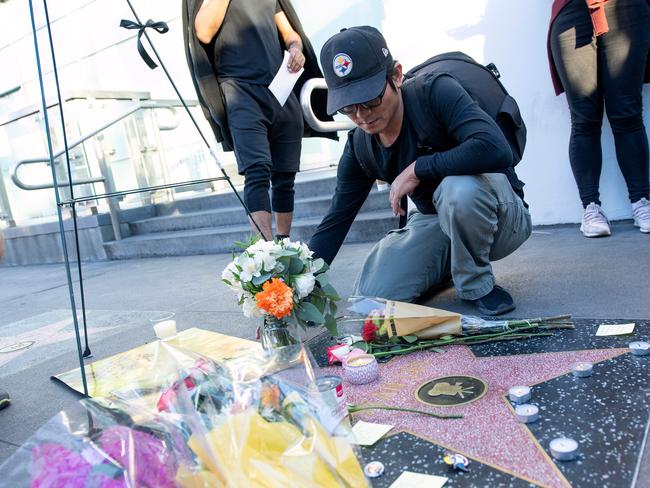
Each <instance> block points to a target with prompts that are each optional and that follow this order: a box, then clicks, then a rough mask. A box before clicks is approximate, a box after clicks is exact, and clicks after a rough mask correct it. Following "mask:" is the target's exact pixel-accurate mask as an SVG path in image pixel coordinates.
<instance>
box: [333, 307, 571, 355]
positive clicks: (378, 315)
mask: <svg viewBox="0 0 650 488" xmlns="http://www.w3.org/2000/svg"><path fill="white" fill-rule="evenodd" d="M570 319H571V316H570V315H562V316H557V317H539V318H534V319H524V320H484V319H482V318H480V317H475V316H471V315H461V314H458V313H454V312H449V311H446V310H441V309H437V308H432V307H425V306H422V305H416V304H413V303H405V302H398V301H395V300H386V299H383V298H368V297H350V299H349V306H348V308H347V311H346V315H345V317H344V318H343V319H342V320H340V321H339V328H340V329H341V331H342V332H343V333H342V335H341V336H340V338H341V340H342V341H344V342H346V343H350V345H353V346H354V347H358V348H360V349H362V350H364V351H366V352H367V353H371V354H374V355H375V357H386V356H393V355H397V354H406V353H409V352H415V351H421V350H434V351H435V350H436V349H437V348H438V347H441V346H447V345H451V344H464V345H472V344H481V343H486V342H496V341H506V340H515V339H529V338H532V337H544V336H550V335H553V334H552V333H551V332H549V330H550V329H572V328H573V323H572V322H571V321H570Z"/></svg>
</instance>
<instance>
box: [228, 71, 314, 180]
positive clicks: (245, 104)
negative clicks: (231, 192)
mask: <svg viewBox="0 0 650 488" xmlns="http://www.w3.org/2000/svg"><path fill="white" fill-rule="evenodd" d="M221 90H222V92H223V95H224V99H225V103H226V113H227V116H228V127H229V128H230V134H231V135H232V140H233V145H234V149H235V157H236V158H237V169H238V171H239V174H242V175H243V174H244V173H245V172H246V169H247V168H248V167H250V166H253V165H258V164H261V165H268V166H270V168H272V169H273V170H274V171H281V172H290V173H295V172H297V171H298V170H299V169H300V150H301V144H302V134H303V119H302V112H301V109H300V104H299V102H298V99H297V98H296V95H295V94H294V93H292V94H291V95H290V96H289V98H288V99H287V102H286V103H285V104H284V107H281V106H280V104H279V103H278V101H277V100H276V99H275V97H274V96H273V94H271V92H270V91H269V89H268V88H267V87H266V86H264V85H252V84H249V83H245V82H241V81H236V80H226V81H223V82H222V83H221Z"/></svg>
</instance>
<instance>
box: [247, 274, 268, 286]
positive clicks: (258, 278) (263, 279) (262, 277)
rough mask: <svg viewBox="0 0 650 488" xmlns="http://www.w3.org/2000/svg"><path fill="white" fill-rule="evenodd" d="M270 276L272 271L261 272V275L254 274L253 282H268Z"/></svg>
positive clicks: (258, 283) (257, 284) (257, 283)
mask: <svg viewBox="0 0 650 488" xmlns="http://www.w3.org/2000/svg"><path fill="white" fill-rule="evenodd" d="M269 278H271V273H266V274H261V275H259V276H253V279H252V280H251V283H253V284H254V285H256V286H260V285H262V284H264V283H265V282H267V281H268V280H269Z"/></svg>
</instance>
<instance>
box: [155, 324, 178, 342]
mask: <svg viewBox="0 0 650 488" xmlns="http://www.w3.org/2000/svg"><path fill="white" fill-rule="evenodd" d="M153 330H154V332H155V333H156V337H157V338H158V339H161V340H164V339H169V338H170V337H173V336H175V335H176V321H175V320H163V321H162V322H158V323H156V324H154V326H153Z"/></svg>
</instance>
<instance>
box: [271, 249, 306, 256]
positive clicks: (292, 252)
mask: <svg viewBox="0 0 650 488" xmlns="http://www.w3.org/2000/svg"><path fill="white" fill-rule="evenodd" d="M273 254H275V255H276V256H298V255H299V254H300V251H297V250H295V249H281V250H280V251H278V252H274V253H273Z"/></svg>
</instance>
